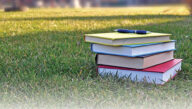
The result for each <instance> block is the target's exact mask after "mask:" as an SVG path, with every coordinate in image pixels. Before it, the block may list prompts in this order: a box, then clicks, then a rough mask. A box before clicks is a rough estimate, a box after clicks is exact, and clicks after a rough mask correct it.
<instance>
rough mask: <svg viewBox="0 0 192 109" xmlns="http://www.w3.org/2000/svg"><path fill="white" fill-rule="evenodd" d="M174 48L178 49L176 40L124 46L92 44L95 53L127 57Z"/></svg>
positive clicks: (151, 53)
mask: <svg viewBox="0 0 192 109" xmlns="http://www.w3.org/2000/svg"><path fill="white" fill-rule="evenodd" d="M174 50H176V49H175V41H174V40H172V41H169V42H162V43H150V44H136V45H122V46H108V45H101V44H91V51H92V52H94V53H99V54H107V55H117V56H126V57H138V56H144V55H153V54H158V53H162V52H167V51H174Z"/></svg>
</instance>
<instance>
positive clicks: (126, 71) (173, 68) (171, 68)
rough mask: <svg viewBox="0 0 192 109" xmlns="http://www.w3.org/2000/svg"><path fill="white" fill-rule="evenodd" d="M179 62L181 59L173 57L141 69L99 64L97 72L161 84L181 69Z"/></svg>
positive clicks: (102, 74)
mask: <svg viewBox="0 0 192 109" xmlns="http://www.w3.org/2000/svg"><path fill="white" fill-rule="evenodd" d="M181 62H182V59H173V60H171V61H168V62H165V63H162V64H159V65H156V66H153V67H149V68H146V69H141V70H138V69H130V68H123V67H113V66H106V65H99V66H98V73H99V74H100V75H101V76H104V75H112V76H117V77H119V78H123V77H124V78H129V79H131V80H132V81H137V82H147V83H154V84H161V85H162V84H164V83H166V82H167V81H169V80H170V79H172V78H174V77H175V76H176V74H177V73H178V71H180V70H181Z"/></svg>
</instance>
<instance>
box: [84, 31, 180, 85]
mask: <svg viewBox="0 0 192 109" xmlns="http://www.w3.org/2000/svg"><path fill="white" fill-rule="evenodd" d="M170 36H171V34H165V33H148V34H135V33H118V32H112V33H98V34H86V35H85V41H86V42H90V43H91V50H92V51H93V52H95V53H97V55H96V63H97V64H98V73H99V74H100V75H109V74H110V75H113V76H118V77H120V78H121V77H127V78H130V79H131V80H133V81H137V82H147V83H154V84H164V83H166V82H167V81H169V80H170V79H172V78H174V77H175V76H176V74H177V73H178V71H179V70H181V62H182V59H174V56H173V55H174V50H175V41H174V40H170Z"/></svg>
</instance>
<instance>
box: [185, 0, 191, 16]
mask: <svg viewBox="0 0 192 109" xmlns="http://www.w3.org/2000/svg"><path fill="white" fill-rule="evenodd" d="M184 2H185V3H186V4H187V6H188V7H189V10H190V14H191V15H192V0H184Z"/></svg>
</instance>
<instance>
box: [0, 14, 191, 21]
mask: <svg viewBox="0 0 192 109" xmlns="http://www.w3.org/2000/svg"><path fill="white" fill-rule="evenodd" d="M176 17H177V18H186V17H190V16H187V15H117V16H86V17H85V16H64V17H26V18H9V19H1V20H0V21H35V20H57V21H59V20H85V21H87V20H99V21H100V20H117V19H135V20H137V19H157V18H172V19H174V18H176Z"/></svg>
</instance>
